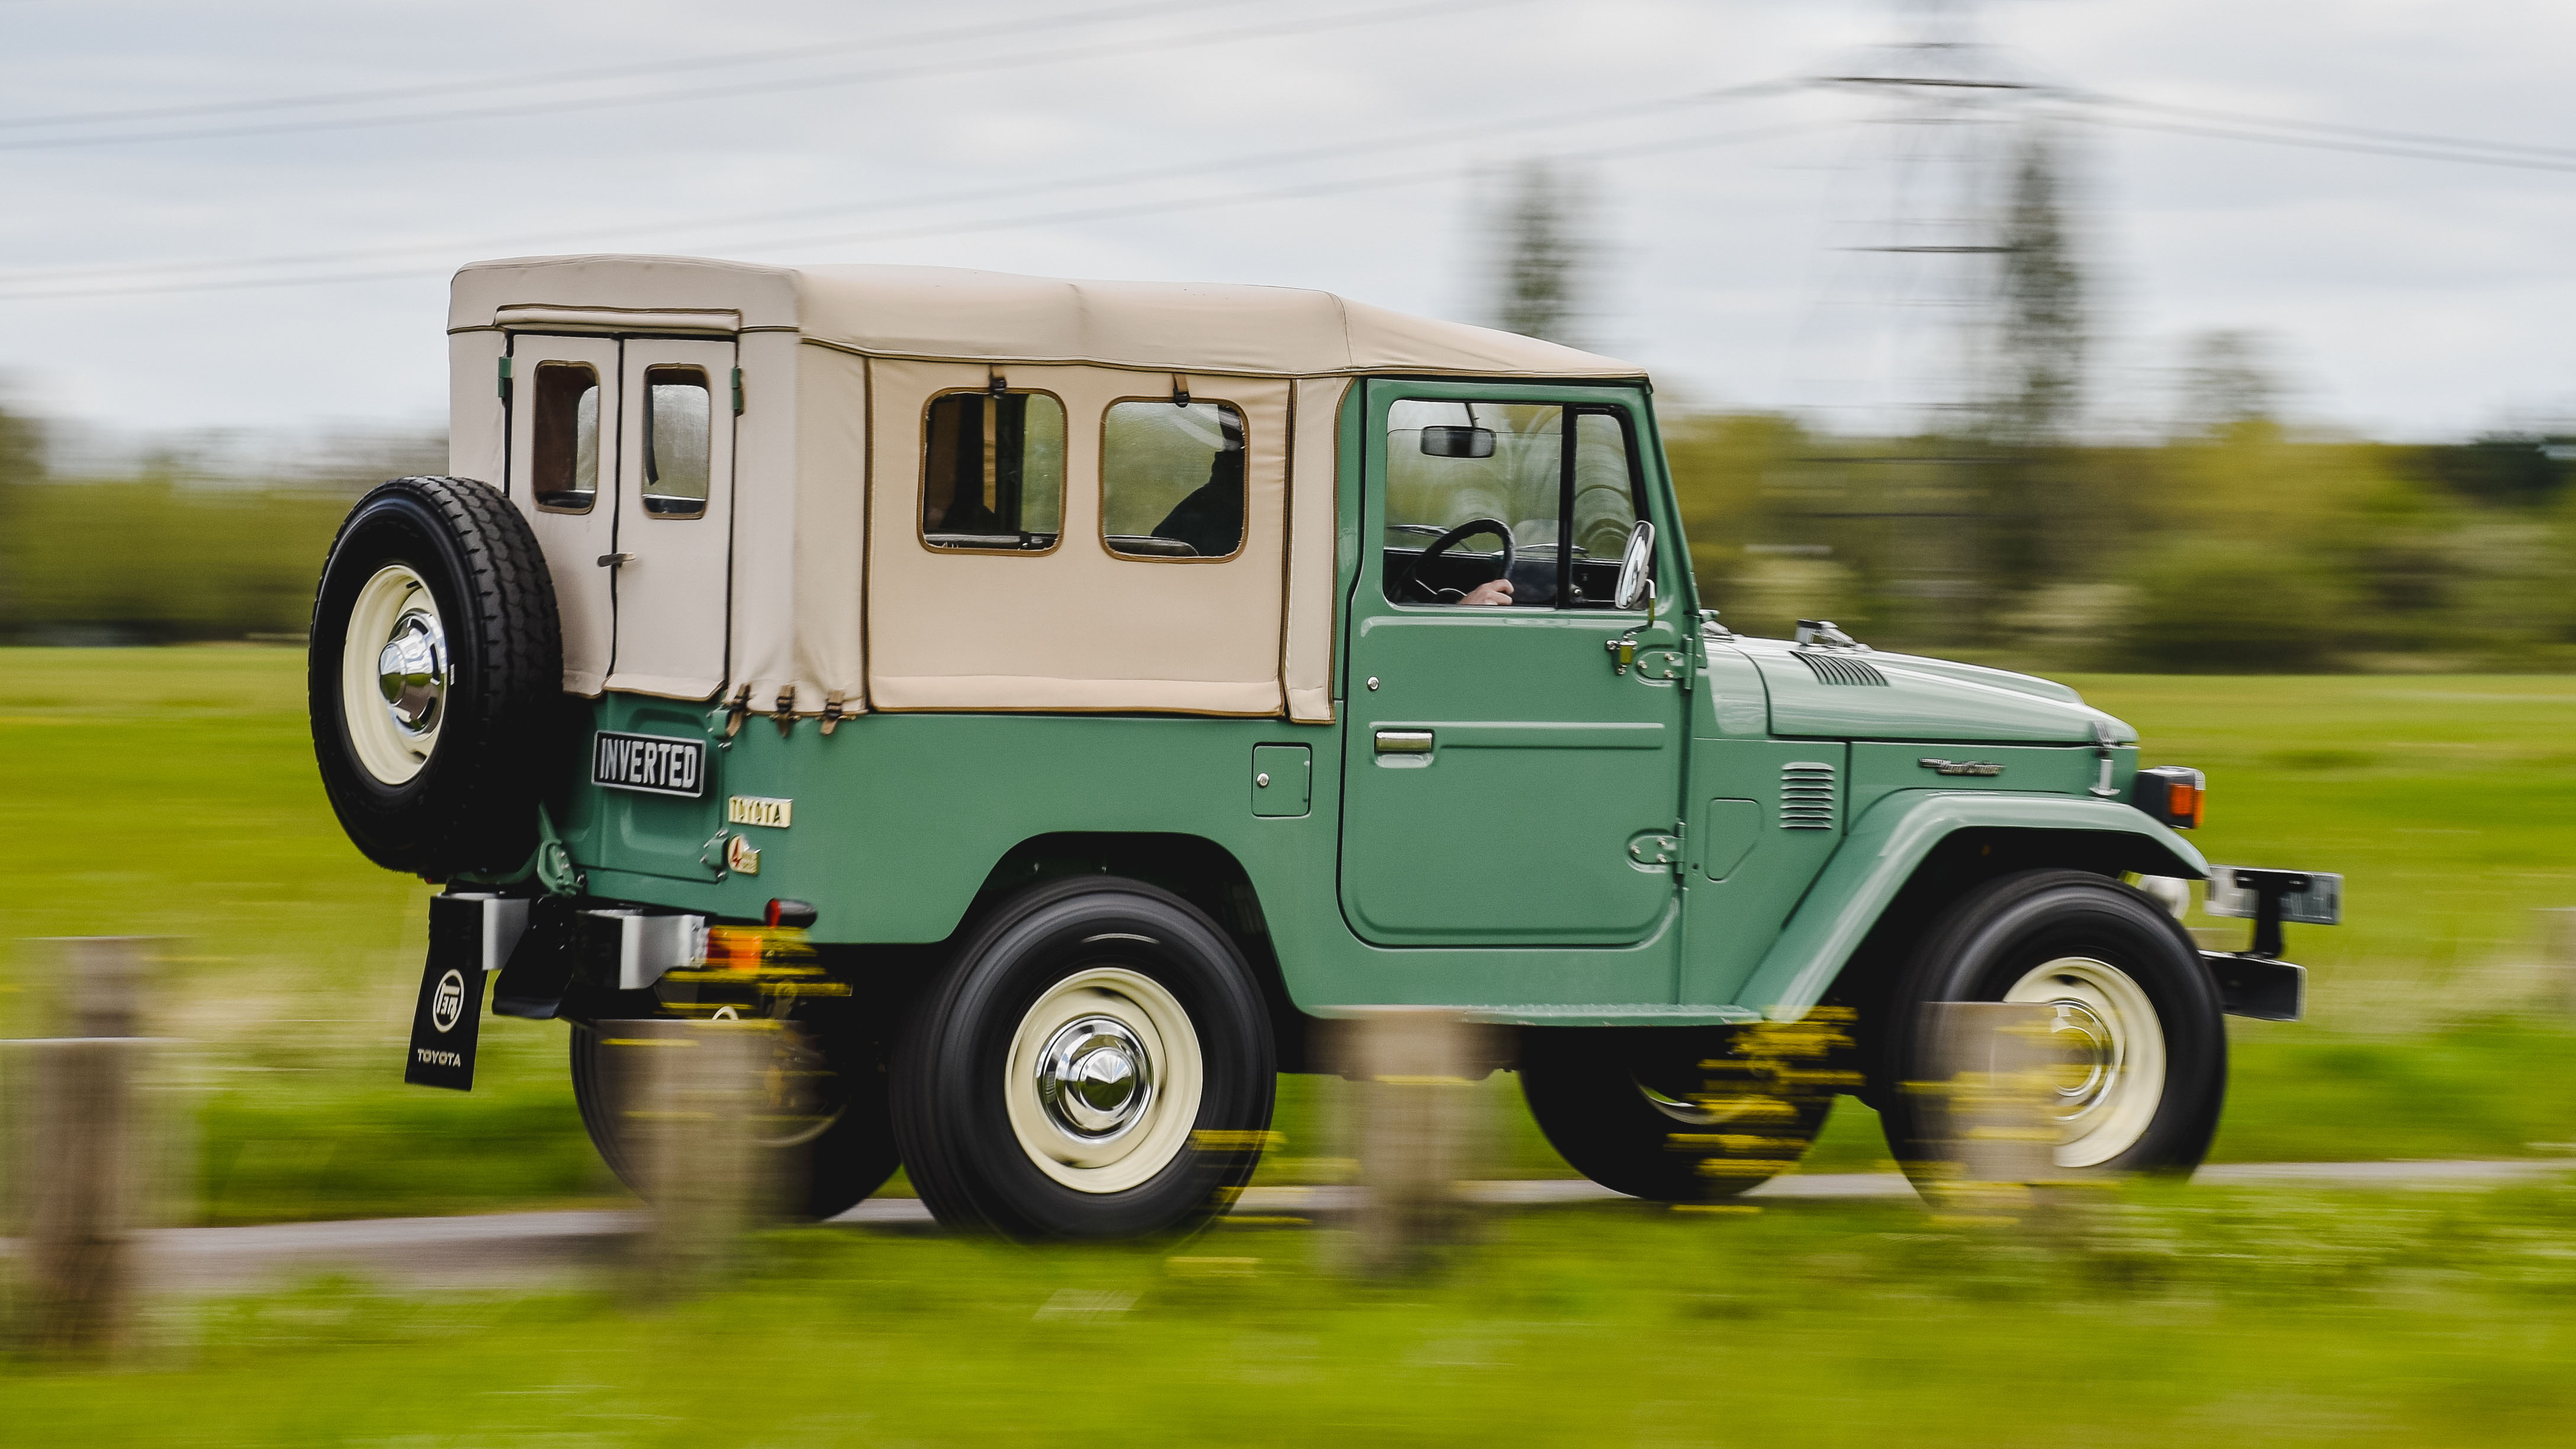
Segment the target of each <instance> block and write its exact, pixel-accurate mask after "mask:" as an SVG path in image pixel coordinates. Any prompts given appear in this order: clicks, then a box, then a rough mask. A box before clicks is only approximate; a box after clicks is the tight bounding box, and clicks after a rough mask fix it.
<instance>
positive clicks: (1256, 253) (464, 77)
mask: <svg viewBox="0 0 2576 1449" xmlns="http://www.w3.org/2000/svg"><path fill="white" fill-rule="evenodd" d="M1927 35H1931V36H1938V37H1943V38H1951V39H1963V38H1964V39H1973V40H1975V41H1976V42H1977V43H1978V45H1979V47H1980V48H1978V49H1975V50H1970V51H1954V52H1943V53H1941V55H1939V56H1930V55H1926V54H1924V53H1922V52H1919V51H1891V50H1889V49H1887V48H1886V47H1887V46H1888V45H1889V44H1890V43H1891V42H1896V41H1901V40H1906V39H1920V38H1922V37H1924V36H1927ZM2571 53H2576V7H2571V6H2567V5H2564V4H2557V5H2551V4H2543V3H2534V0H2484V3H2481V4H2478V5H2475V6H2462V5H2457V4H2436V3H2429V0H2332V3H2328V0H2267V3H2264V4H2261V5H2247V4H2244V3H2242V0H2236V3H2219V0H2152V3H2151V0H1988V3H1985V4H1983V5H1970V4H1967V3H1965V0H1958V3H1952V4H1947V5H1932V4H1927V3H1924V0H1589V3H1573V0H1231V3H1229V0H1199V3H1185V0H1168V3H1161V4H1153V5H1146V4H1134V3H1130V4H1120V3H1117V0H1055V3H1052V4H1038V3H1031V0H989V3H982V4H966V5H951V6H939V7H930V6H921V5H895V4H879V3H825V0H732V3H729V4H727V5H724V6H708V5H692V4H681V3H676V0H620V3H617V4H606V3H572V0H509V3H496V0H438V3H435V4H431V3H412V0H381V3H348V0H341V3H335V4H323V3H319V0H233V3H228V4H225V5H223V6H206V5H201V4H178V3H164V0H80V3H72V0H0V187H5V194H6V195H7V197H8V198H9V203H8V205H6V206H5V207H0V398H5V399H7V402H8V405H10V406H13V407H18V408H23V409H27V410H31V411H34V412H36V413H38V414H40V415H43V416H46V417H49V418H53V419H58V420H62V421H65V422H68V423H71V424H74V425H76V426H78V427H84V428H87V429H90V430H92V431H94V432H98V433H102V434H107V435H114V436H123V437H148V436H154V435H159V434H165V433H172V432H195V431H202V430H210V429H245V430H252V431H261V432H321V431H326V430H332V429H350V428H360V429H363V428H368V427H417V426H422V425H428V426H436V425H437V424H438V422H439V421H440V420H441V419H442V417H443V415H444V411H445V406H446V400H445V390H446V372H445V360H444V359H445V344H444V340H443V337H442V335H441V332H442V325H443V320H444V296H445V288H446V283H447V277H448V275H449V274H450V273H451V272H452V271H453V270H454V268H455V267H456V266H457V265H458V264H460V263H462V262H465V261H470V260H474V259H478V258H484V257H493V256H513V255H532V254H547V253H557V252H572V251H660V252H686V253H692V254H700V255H713V256H725V257H734V258H740V259H745V260H751V261H766V262H785V263H797V262H804V263H823V262H871V261H873V262H907V263H927V264H938V265H954V266H968V267H984V268H992V269H997V270H1003V271H1015V272H1027V273H1036V274H1044V275H1058V276H1077V277H1105V278H1134V279H1169V280H1202V281H1235V282H1267V283H1279V284H1287V285H1296V286H1312V287H1321V288H1326V289H1329V290H1332V291H1336V292H1340V293H1343V294H1345V295H1348V296H1351V297H1354V298H1358V299H1361V300H1365V301H1368V302H1373V303H1377V304H1379V305H1383V306H1390V307H1395V308H1398V309H1401V310H1406V311H1412V312H1420V313H1427V314H1431V315H1437V316H1444V317H1454V318H1459V319H1462V320H1469V321H1481V320H1489V316H1490V313H1491V311H1492V308H1491V307H1490V305H1489V303H1488V301H1487V298H1488V296H1489V286H1488V279H1487V268H1486V265H1485V259H1486V257H1487V256H1488V254H1489V241H1488V231H1489V229H1488V227H1487V225H1486V219H1487V218H1490V217H1491V216H1492V215H1493V213H1494V210H1495V208H1496V206H1497V205H1498V199H1499V198H1500V197H1501V195H1502V194H1503V192H1504V189H1505V185H1506V182H1505V179H1504V178H1506V177H1507V176H1508V175H1509V174H1510V173H1511V169H1512V168H1513V167H1514V166H1516V165H1517V164H1518V163H1520V162H1522V161H1523V160H1525V159H1527V158H1531V157H1544V158H1551V159H1552V160H1553V162H1554V164H1555V165H1556V166H1557V167H1558V168H1559V169H1560V171H1561V172H1562V173H1564V174H1567V175H1571V176H1574V177H1576V178H1579V180H1580V182H1581V184H1582V186H1583V188H1584V190H1585V194H1587V195H1588V196H1589V197H1590V198H1591V202H1590V206H1589V208H1588V209H1587V212H1586V221H1585V226H1586V229H1587V231H1588V233H1589V235H1590V236H1591V237H1592V238H1593V239H1594V242H1595V244H1596V247H1597V256H1598V259H1599V266H1598V267H1597V269H1596V277H1595V284H1594V287H1593V290H1592V292H1591V294H1590V296H1589V299H1588V302H1587V306H1586V310H1585V315H1584V317H1583V318H1582V327H1583V329H1584V334H1585V335H1584V340H1585V341H1586V342H1587V343H1588V344H1589V345H1592V346H1594V347H1596V348H1597V349H1598V350H1601V351H1606V352H1610V353H1613V354H1616V355H1619V356H1623V357H1627V358H1631V359H1633V360H1635V361H1637V362H1640V363H1643V364H1645V365H1646V366H1648V367H1649V368H1651V369H1652V370H1653V372H1654V375H1655V377H1656V380H1657V386H1658V388H1659V389H1660V390H1661V392H1662V393H1663V394H1664V395H1666V396H1667V397H1669V398H1677V399H1679V400H1681V401H1683V402H1685V403H1688V404H1691V405H1696V406H1706V407H1728V408H1786V409H1793V410H1801V411H1805V412H1808V413H1811V414H1813V415H1815V416H1817V417H1818V418H1820V419H1821V420H1824V421H1826V422H1828V423H1834V422H1842V423H1847V424H1851V425H1864V424H1866V423H1867V422H1869V421H1871V420H1873V419H1883V418H1884V417H1886V416H1888V415H1889V414H1888V410H1889V409H1891V408H1897V407H1901V406H1903V405H1905V404H1906V403H1907V402H1909V401H1910V400H1930V399H1931V398H1932V395H1933V394H1935V393H1937V392H1938V391H1939V390H1940V388H1941V387H1942V386H1943V382H1942V379H1941V377H1940V376H1939V375H1938V368H1937V366H1936V365H1935V364H1933V363H1930V362H1927V361H1925V359H1926V358H1927V357H1932V356H1936V355H1937V353H1935V352H1933V351H1931V350H1928V344H1927V343H1926V342H1925V339H1927V338H1930V339H1938V338H1940V337H1942V336H1946V335H1947V333H1946V332H1945V331H1944V329H1943V325H1942V319H1943V318H1946V317H1949V316H1952V315H1954V314H1955V312H1956V308H1955V306H1954V305H1952V303H1953V302H1954V301H1955V299H1956V298H1958V297H1960V296H1963V295H1966V284H1965V283H1964V282H1963V281H1961V280H1960V279H1961V278H1962V277H1963V276H1965V275H1967V273H1965V272H1963V271H1961V270H1958V269H1959V268H1961V267H1966V266H1971V265H1973V264H1972V263H1970V262H1962V261H1961V260H1959V259H1958V258H1954V257H1943V256H1927V255H1922V254H1903V255H1899V254H1892V253H1886V252H1881V251H1872V250H1869V248H1872V247H1874V246H1879V245H1882V244H1888V243H1891V242H1893V243H1898V244H1903V243H1905V242H1907V241H1909V240H1920V239H1921V237H1922V236H1924V235H1930V234H1931V233H1928V232H1923V231H1921V230H1919V229H1917V230H1910V231H1909V230H1907V229H1906V228H1905V226H1902V225H1900V224H1899V223H1900V222H1903V221H1904V220H1905V219H1906V218H1912V219H1913V222H1914V223H1918V224H1919V223H1922V222H1925V221H1940V220H1942V219H1944V218H1952V219H1955V218H1956V217H1958V216H1961V215H1965V214H1966V213H1965V212H1964V211H1962V210H1961V208H1960V206H1959V204H1957V203H1954V202H1951V201H1948V200H1944V199H1943V198H1945V197H1947V196H1950V195H1952V194H1953V192H1952V190H1951V189H1950V188H1952V187H1953V185H1954V183H1961V179H1962V178H1967V177H1973V176H1978V175H1985V174H1989V173H1988V172H1987V171H1982V170H1979V169H1977V167H1976V166H1975V165H1974V164H1971V163H1970V162H1954V161H1951V160H1945V159H1943V158H1944V157H1947V156H1951V155H1953V154H1955V155H1958V156H1963V157H1968V158H1971V161H1973V158H1977V157H1986V158H1991V157H1994V156H1997V155H2001V154H2003V148H2004V147H2006V146H2008V145H2009V144H2011V138H2012V137H2014V136H2016V135H2021V134H2029V133H2031V132H2032V131H2033V130H2034V129H2037V130H2045V131H2046V133H2047V134H2049V135H2052V136H2055V137H2057V138H2058V139H2059V143H2060V146H2061V148H2062V149H2061V154H2063V155H2064V156H2066V157H2067V158H2068V163H2069V167H2070V170H2069V173H2068V174H2069V181H2070V185H2071V186H2072V188H2073V190H2072V195H2073V196H2074V197H2075V199H2076V201H2077V206H2076V209H2075V212H2074V224H2075V228H2076V235H2077V238H2078V240H2079V243H2080V246H2081V254H2082V256H2083V257H2084V259H2085V262H2086V268H2087V275H2088V280H2089V286H2090V289H2091V294H2092V298H2093V303H2094V306H2093V314H2092V325H2093V327H2094V329H2095V331H2096V333H2097V336H2098V342H2097V344H2096V347H2095V357H2096V360H2097V366H2096V368H2095V375H2094V387H2093V394H2092V396H2093V416H2094V419H2095V423H2096V426H2098V427H2101V428H2105V429H2114V428H2124V427H2142V426H2153V425H2154V424H2155V423H2156V422H2157V420H2159V419H2161V418H2164V417H2167V416H2169V415H2170V413H2171V410H2172V408H2173V407H2174V401H2173V388H2174V377H2175V373H2176V365H2177V361H2178V359H2179V358H2180V357H2182V356H2183V355H2184V352H2185V350H2186V347H2187V344H2188V341H2189V339H2191V338H2193V337H2195V336H2197V335H2200V334H2203V333H2206V332H2209V331H2212V330H2241V331H2246V332H2251V333H2254V334H2257V335H2258V336H2259V337H2260V338H2261V339H2262V345H2263V347H2264V350H2265V354H2266V355H2267V356H2269V357H2270V358H2271V359H2272V360H2273V363H2274V365H2275V366H2277V368H2278V369H2279V370H2280V372H2281V374H2282V378H2283V381H2284V382H2285V384H2286V386H2287V389H2288V392H2287V396H2288V399H2289V407H2290V409H2291V410H2292V411H2293V412H2294V413H2295V414H2296V415H2297V416H2298V417H2299V418H2300V419H2302V420H2303V421H2306V422H2310V423H2313V424H2316V425H2319V426H2324V427H2331V428H2334V429H2338V430H2342V431H2347V432H2350V433H2354V434H2359V435H2364V436H2371V437H2379V438H2389V439H2433V438H2445V437H2459V436H2466V435H2469V434H2472V433H2475V432H2478V431H2481V430H2487V429H2494V428H2501V427H2533V426H2547V425H2564V424H2565V422H2566V420H2571V419H2576V352H2571V347H2570V344H2569V343H2568V341H2567V340H2566V336H2565V334H2566V331H2567V329H2566V327H2565V325H2564V322H2563V319H2565V318H2567V317H2569V316H2571V315H2576V307H2571V304H2576V275H2571V268H2570V267H2569V265H2568V264H2567V263H2566V262H2565V260H2563V256H2564V252H2565V250H2566V246H2565V243H2566V239H2567V238H2568V236H2569V235H2570V233H2571V230H2576V226H2571V224H2576V149H2569V150H2566V151H2560V152H2556V153H2553V152H2552V151H2551V150H2550V148H2552V147H2568V148H2576V90H2571V88H2569V87H2567V86H2565V85H2564V84H2563V82H2562V79H2561V76H2560V71H2561V70H2562V69H2563V63H2564V58H2565V57H2567V56H2568V55H2570V54H2571ZM1908 64H1913V65H1915V66H1916V67H1917V68H1918V69H1920V68H1921V67H1922V66H1925V65H1935V64H1938V65H1946V66H1947V67H1948V70H1947V71H1946V72H1944V73H1951V74H1967V75H1974V76H1978V77H2001V78H2007V79H2011V80H2014V81H2016V82H2017V83H2020V84H2022V85H2023V86H2024V87H2025V88H2024V89H2021V90H2015V91H1988V92H1978V93H1975V95H1976V100H1975V102H1974V103H1975V104H1976V105H1977V106H1978V109H1977V110H1976V111H1975V112H1974V114H1975V115H1977V116H1982V117H1987V118H1990V119H1984V120H1976V121H1971V122H1968V123H1965V124H1954V125H1947V126H1943V125H1925V124H1906V123H1902V122H1900V121H1899V120H1898V119H1897V118H1898V117H1899V116H1900V115H1901V114H1902V112H1901V110H1900V108H1901V107H1902V106H1903V105H1904V104H1906V103H1907V102H1908V100H1909V98H1911V97H1916V96H1920V95H1923V94H1928V92H1924V91H1922V90H1920V89H1915V90H1909V91H1903V92H1897V91H1892V90H1890V89H1889V88H1886V87H1852V86H1839V87H1837V86H1818V85H1815V84H1812V83H1810V82H1812V81H1813V79H1814V78H1816V77H1820V76H1834V75H1852V74H1884V73H1888V72H1890V71H1893V70H1901V69H1903V68H1904V67H1905V66H1906V65H1908ZM1961 94H1965V93H1961ZM281 101H283V102H292V103H293V104H283V105H281V104H276V103H278V102H281ZM66 118H68V119H66ZM2337 128H2341V129H2337ZM2412 136H2435V137H2449V138H2466V139H2467V140H2469V141H2471V142H2475V143H2484V147H2485V148H2483V149H2481V148H2479V147H2469V148H2463V147H2461V146H2459V145H2456V144H2453V143H2451V142H2438V143H2437V142H2427V141H2421V140H2408V139H2394V138H2397V137H2412ZM2266 138H2268V139H2266ZM2287 139H2299V140H2304V141H2307V142H2311V143H2323V144H2305V145H2290V144H2282V142H2283V141H2284V140H2287ZM2496 146H2513V147H2523V148H2529V149H2525V150H2521V151H2508V150H2498V149H2493V147H2496ZM2336 148H2352V149H2336ZM2391 151H2395V152H2402V153H2406V154H2386V153H2387V152H2391ZM2463 155H2470V156H2476V157H2481V158H2485V159H2486V160H2490V161H2492V160H2497V159H2503V160H2507V161H2511V162H2513V163H2515V164H2512V165H2493V164H2472V163H2470V162H2468V161H2464V160H2460V159H2456V158H2458V157H2460V156H2463ZM1909 156H1911V157H1913V158H1915V159H1913V160H1912V161H1910V162H1909V161H1907V160H1905V159H1904V158H1906V157H1909ZM2436 157H2439V158H2451V159H2434V158H2436ZM1927 158H1928V159H1927Z"/></svg>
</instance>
